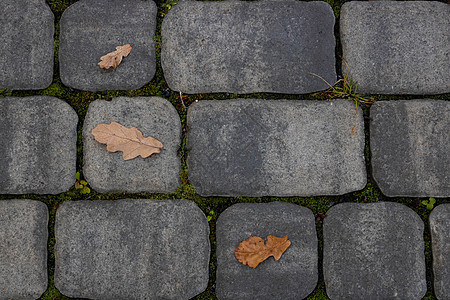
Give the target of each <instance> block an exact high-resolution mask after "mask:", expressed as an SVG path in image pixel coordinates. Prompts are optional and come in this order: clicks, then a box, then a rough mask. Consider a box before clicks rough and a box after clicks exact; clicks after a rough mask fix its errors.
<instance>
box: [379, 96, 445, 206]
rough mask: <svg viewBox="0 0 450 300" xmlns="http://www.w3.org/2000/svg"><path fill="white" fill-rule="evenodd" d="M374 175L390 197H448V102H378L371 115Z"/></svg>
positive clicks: (429, 100)
mask: <svg viewBox="0 0 450 300" xmlns="http://www.w3.org/2000/svg"><path fill="white" fill-rule="evenodd" d="M370 114H371V119H372V121H371V122H370V147H371V151H372V172H373V177H374V178H375V181H376V182H377V183H378V186H379V187H380V189H381V191H382V192H383V193H384V194H385V195H387V196H390V197H397V196H408V197H428V196H435V197H449V196H450V155H449V152H448V150H449V149H450V134H449V128H450V102H448V101H440V100H432V99H422V100H405V101H399V100H395V101H388V102H380V103H376V104H374V105H373V106H372V108H371V110H370Z"/></svg>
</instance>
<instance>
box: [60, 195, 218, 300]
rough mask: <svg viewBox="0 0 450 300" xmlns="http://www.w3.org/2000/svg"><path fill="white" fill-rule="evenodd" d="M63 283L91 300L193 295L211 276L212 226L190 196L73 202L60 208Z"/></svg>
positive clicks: (67, 292) (65, 291)
mask: <svg viewBox="0 0 450 300" xmlns="http://www.w3.org/2000/svg"><path fill="white" fill-rule="evenodd" d="M55 226H56V227H55V235H56V245H55V257H56V263H55V286H56V288H57V289H58V290H59V291H60V292H61V293H62V294H64V295H65V296H69V297H76V298H89V299H190V298H192V297H194V296H195V295H197V294H199V293H201V292H203V291H204V290H205V289H206V287H207V284H208V275H209V255H210V246H209V226H208V222H207V221H206V217H205V215H204V214H203V212H202V211H201V210H200V209H199V208H198V207H197V206H196V205H195V204H194V203H193V202H190V201H187V200H163V201H158V200H148V199H134V200H133V199H125V200H118V201H105V200H100V201H67V202H64V203H63V204H62V205H61V206H60V207H59V209H58V210H57V212H56V225H55Z"/></svg>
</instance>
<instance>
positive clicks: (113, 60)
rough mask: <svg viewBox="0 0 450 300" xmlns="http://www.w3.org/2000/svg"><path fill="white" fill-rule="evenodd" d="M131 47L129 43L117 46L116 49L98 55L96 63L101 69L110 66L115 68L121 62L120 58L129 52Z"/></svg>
mask: <svg viewBox="0 0 450 300" xmlns="http://www.w3.org/2000/svg"><path fill="white" fill-rule="evenodd" d="M132 48H133V47H132V46H131V45H130V44H126V45H123V46H117V47H116V51H114V52H111V53H108V54H106V55H103V56H102V57H100V60H101V61H100V62H99V63H98V65H99V66H100V68H102V69H109V68H111V67H113V68H114V69H115V68H116V67H117V66H118V65H119V64H120V63H121V62H122V59H123V58H124V57H127V56H128V54H130V51H131V49H132Z"/></svg>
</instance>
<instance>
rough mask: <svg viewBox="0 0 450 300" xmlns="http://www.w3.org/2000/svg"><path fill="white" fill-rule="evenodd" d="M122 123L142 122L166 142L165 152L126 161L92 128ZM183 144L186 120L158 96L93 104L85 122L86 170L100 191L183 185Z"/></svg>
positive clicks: (162, 190) (168, 189) (154, 189)
mask: <svg viewBox="0 0 450 300" xmlns="http://www.w3.org/2000/svg"><path fill="white" fill-rule="evenodd" d="M111 122H117V123H120V124H122V125H123V126H126V127H128V128H131V127H136V128H137V129H138V130H140V131H141V132H142V134H143V136H144V137H148V136H151V137H154V138H156V139H157V140H159V141H160V142H161V143H162V144H163V147H164V148H163V149H162V150H161V152H160V153H156V154H153V155H151V156H150V157H147V158H142V157H140V156H138V157H136V158H134V159H131V160H124V159H123V158H122V154H123V153H122V152H120V151H119V152H115V153H112V152H108V151H107V150H106V145H105V144H101V143H99V142H97V141H96V140H95V139H94V136H93V135H92V130H93V129H94V128H95V127H96V126H97V125H98V124H110V123H111ZM180 144H181V121H180V117H179V116H178V113H177V111H176V109H175V107H173V105H172V104H171V103H170V102H169V101H167V100H165V99H163V98H158V97H150V98H144V97H137V98H126V97H119V98H114V99H113V100H112V101H105V100H97V101H94V102H92V103H91V104H90V105H89V108H88V111H87V114H86V118H85V120H84V126H83V146H84V148H83V151H84V159H83V172H84V176H85V178H86V180H87V182H88V183H89V184H90V185H91V187H92V188H94V189H95V190H96V191H98V192H101V193H109V192H129V193H138V192H153V193H171V192H174V191H175V190H176V188H177V186H178V184H179V175H180V171H181V162H180V159H179V157H178V156H177V151H178V149H179V147H180Z"/></svg>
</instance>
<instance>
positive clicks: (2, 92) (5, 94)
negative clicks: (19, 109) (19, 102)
mask: <svg viewBox="0 0 450 300" xmlns="http://www.w3.org/2000/svg"><path fill="white" fill-rule="evenodd" d="M11 96H12V91H11V90H8V89H3V90H0V97H11Z"/></svg>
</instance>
